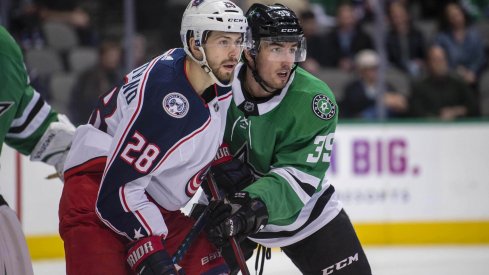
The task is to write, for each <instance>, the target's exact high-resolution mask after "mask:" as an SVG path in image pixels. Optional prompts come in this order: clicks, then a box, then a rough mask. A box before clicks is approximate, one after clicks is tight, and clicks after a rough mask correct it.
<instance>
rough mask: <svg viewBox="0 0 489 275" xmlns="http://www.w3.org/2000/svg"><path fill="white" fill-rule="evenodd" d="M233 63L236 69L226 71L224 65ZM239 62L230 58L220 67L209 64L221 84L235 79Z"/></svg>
mask: <svg viewBox="0 0 489 275" xmlns="http://www.w3.org/2000/svg"><path fill="white" fill-rule="evenodd" d="M226 63H233V64H234V67H233V70H232V71H224V69H223V68H224V64H226ZM237 63H238V60H237V59H236V58H230V59H227V60H224V61H222V62H221V63H220V64H219V65H216V64H214V63H211V62H209V67H211V70H212V73H214V75H215V76H216V77H217V79H218V80H219V81H220V82H223V83H229V82H231V80H232V79H233V72H234V69H235V68H236V65H237Z"/></svg>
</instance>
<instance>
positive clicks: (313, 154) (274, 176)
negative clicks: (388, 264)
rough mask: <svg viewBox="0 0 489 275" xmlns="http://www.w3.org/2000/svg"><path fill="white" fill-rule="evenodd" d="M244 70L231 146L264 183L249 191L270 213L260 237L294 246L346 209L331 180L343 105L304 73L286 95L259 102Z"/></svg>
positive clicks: (232, 113) (236, 90) (231, 121)
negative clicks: (245, 83) (245, 87)
mask: <svg viewBox="0 0 489 275" xmlns="http://www.w3.org/2000/svg"><path fill="white" fill-rule="evenodd" d="M243 69H245V68H244V66H243V65H241V64H240V65H239V66H238V67H237V68H236V70H235V78H234V81H233V84H232V87H233V97H234V99H233V102H232V103H231V106H230V110H229V111H228V117H227V123H226V125H227V126H226V132H225V136H224V141H225V142H226V143H228V144H229V146H230V149H231V152H232V153H233V155H234V156H235V157H238V158H240V159H241V160H243V161H245V162H247V163H248V164H249V165H250V166H251V167H252V169H253V171H254V173H255V176H257V178H258V180H257V181H256V182H254V183H253V184H252V185H250V186H248V187H247V188H245V191H247V192H249V193H250V196H251V197H253V198H259V199H261V200H262V201H263V202H264V203H265V204H266V206H267V209H268V213H269V220H268V225H266V226H265V228H263V229H262V230H261V231H260V232H258V233H257V234H255V235H253V236H252V239H253V240H254V241H256V242H258V243H261V244H263V245H264V246H267V247H281V246H286V245H290V244H293V243H295V242H297V241H300V240H302V239H304V238H305V237H307V236H309V235H311V234H313V233H314V232H316V231H317V230H319V229H320V228H322V227H323V226H324V225H326V224H327V223H328V222H329V221H331V220H332V219H333V218H334V217H335V216H336V215H337V214H338V213H339V211H340V210H341V208H342V206H341V204H340V203H339V201H338V199H337V197H336V193H335V192H334V188H333V186H331V185H330V183H329V182H328V180H327V178H326V171H327V170H328V168H329V166H330V159H331V152H332V148H333V140H334V133H335V129H336V123H337V120H338V106H337V104H336V101H335V98H334V95H333V93H332V92H331V90H330V89H329V87H328V86H327V85H326V84H325V83H324V82H322V81H321V80H319V79H317V78H315V77H314V76H312V75H311V74H310V73H308V72H306V71H305V70H303V69H301V68H298V69H297V70H296V71H295V72H294V73H293V74H292V76H291V78H290V79H289V81H288V83H287V85H286V86H285V87H284V89H282V91H281V92H280V93H279V94H277V95H275V96H273V97H271V98H268V99H266V100H253V99H252V98H250V97H249V96H248V95H247V94H244V93H243V91H242V84H241V81H240V77H237V76H238V75H239V74H240V71H241V70H243Z"/></svg>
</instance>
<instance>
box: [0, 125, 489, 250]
mask: <svg viewBox="0 0 489 275" xmlns="http://www.w3.org/2000/svg"><path fill="white" fill-rule="evenodd" d="M488 140H489V123H484V122H478V123H475V122H464V123H415V122H407V123H385V124H372V123H369V124H364V123H361V124H350V123H348V124H340V125H339V126H338V129H337V132H336V136H335V145H334V149H333V156H332V163H331V168H330V170H329V172H328V177H329V181H330V183H331V184H333V185H334V186H335V188H336V189H337V191H338V194H339V196H340V198H341V200H342V202H343V204H344V207H345V209H346V210H347V212H348V214H349V215H350V217H351V219H352V220H353V222H354V224H355V227H356V229H357V232H358V234H359V237H360V239H361V240H362V242H363V243H364V244H367V245H368V244H386V245H390V244H480V243H489V234H487V232H489V200H488V199H487V195H488V194H489V181H488V179H489V157H488V156H489V144H488ZM318 146H323V147H324V145H323V144H321V143H318ZM325 150H326V149H324V148H323V153H326V151H325ZM15 160H16V155H15V153H14V152H13V151H12V150H11V149H10V148H8V147H4V148H3V152H2V156H1V159H0V164H1V169H0V190H1V192H2V194H4V196H5V198H6V199H7V201H8V202H9V204H10V205H11V206H12V207H13V208H16V209H17V208H19V207H20V208H19V209H20V213H21V218H22V222H23V224H24V228H25V232H26V235H27V239H28V244H29V248H30V250H31V254H32V256H33V258H56V257H60V256H62V255H63V247H62V242H61V240H60V239H59V237H58V236H57V226H58V218H57V210H58V202H59V197H60V195H61V189H62V183H61V182H60V181H59V180H46V179H45V177H46V176H47V175H48V174H51V173H52V172H54V169H53V168H51V167H49V166H47V165H44V164H42V163H32V162H29V161H28V158H26V157H21V158H20V163H21V165H20V166H17V165H16V161H15ZM18 175H20V178H19V177H18ZM19 184H20V185H19ZM19 187H20V188H21V190H22V192H21V193H20V194H21V195H20V196H17V194H18V193H17V190H18V189H19ZM18 198H20V201H19V200H18ZM19 202H20V204H19Z"/></svg>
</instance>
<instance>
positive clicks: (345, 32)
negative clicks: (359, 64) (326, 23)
mask: <svg viewBox="0 0 489 275" xmlns="http://www.w3.org/2000/svg"><path fill="white" fill-rule="evenodd" d="M336 23H337V26H336V27H335V28H334V29H333V30H332V31H331V32H330V33H329V34H328V35H327V39H326V41H327V44H326V47H325V49H324V54H325V55H326V58H327V61H326V64H327V65H328V66H330V67H338V68H340V69H341V70H343V71H351V70H352V69H353V57H354V56H355V55H356V54H357V53H358V52H359V51H361V50H364V49H372V48H373V44H372V39H371V38H370V36H368V35H367V34H366V33H365V32H364V31H363V30H362V28H361V27H360V25H359V24H358V22H357V20H356V18H355V16H354V14H353V7H352V6H351V5H350V4H349V3H342V4H341V5H339V6H338V11H337V15H336Z"/></svg>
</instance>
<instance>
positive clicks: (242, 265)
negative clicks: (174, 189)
mask: <svg viewBox="0 0 489 275" xmlns="http://www.w3.org/2000/svg"><path fill="white" fill-rule="evenodd" d="M207 184H208V185H209V189H210V191H211V193H212V197H213V198H214V199H215V200H221V199H222V197H221V193H220V192H219V189H218V188H217V184H216V181H215V180H214V177H213V176H212V174H211V172H209V173H208V174H207ZM229 242H230V243H231V247H232V248H233V252H234V256H235V257H236V261H237V262H238V265H239V269H240V270H241V274H242V275H250V271H249V270H248V266H247V265H246V259H245V257H244V255H243V251H242V250H241V248H240V247H239V243H238V241H236V238H235V237H231V238H229Z"/></svg>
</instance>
